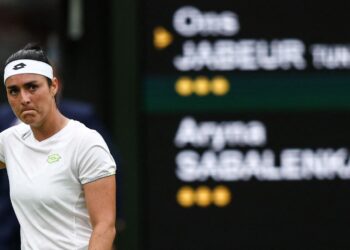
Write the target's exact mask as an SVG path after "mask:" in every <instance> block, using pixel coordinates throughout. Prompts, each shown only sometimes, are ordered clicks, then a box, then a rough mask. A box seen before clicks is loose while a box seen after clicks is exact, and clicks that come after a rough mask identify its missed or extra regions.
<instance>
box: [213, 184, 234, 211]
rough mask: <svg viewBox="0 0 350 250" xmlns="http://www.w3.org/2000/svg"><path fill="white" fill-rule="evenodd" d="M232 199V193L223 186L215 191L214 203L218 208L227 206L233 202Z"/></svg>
mask: <svg viewBox="0 0 350 250" xmlns="http://www.w3.org/2000/svg"><path fill="white" fill-rule="evenodd" d="M231 197H232V196H231V191H230V190H229V189H228V188H227V187H225V186H223V185H220V186H217V187H216V188H215V189H214V190H213V202H214V204H215V205H216V206H218V207H224V206H227V205H228V204H229V203H230V202H231Z"/></svg>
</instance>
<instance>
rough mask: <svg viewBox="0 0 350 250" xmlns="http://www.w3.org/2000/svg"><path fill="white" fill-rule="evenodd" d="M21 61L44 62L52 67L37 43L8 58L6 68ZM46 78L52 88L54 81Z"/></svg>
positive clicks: (28, 45) (29, 44) (30, 44)
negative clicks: (14, 62) (11, 63)
mask: <svg viewBox="0 0 350 250" xmlns="http://www.w3.org/2000/svg"><path fill="white" fill-rule="evenodd" d="M20 59H30V60H35V61H40V62H44V63H47V64H49V65H51V63H50V61H49V59H48V58H47V56H46V53H45V51H44V50H43V48H42V47H40V45H39V44H37V43H28V44H27V45H26V46H24V47H23V49H20V50H18V51H17V52H15V53H13V54H12V55H10V56H9V58H7V60H6V63H5V67H6V65H7V64H9V63H10V62H13V61H16V60H20ZM51 66H52V65H51ZM46 78H47V82H48V84H49V86H51V84H52V80H51V79H50V78H48V77H46Z"/></svg>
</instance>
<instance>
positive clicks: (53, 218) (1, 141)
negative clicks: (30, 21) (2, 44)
mask: <svg viewBox="0 0 350 250" xmlns="http://www.w3.org/2000/svg"><path fill="white" fill-rule="evenodd" d="M4 83H5V87H6V93H7V99H8V102H9V104H10V106H11V108H12V110H13V112H14V114H15V115H16V116H17V117H18V119H19V120H20V121H21V122H22V123H20V124H19V125H16V126H13V127H11V128H9V129H7V130H5V131H3V132H2V133H0V167H1V168H5V167H6V169H7V173H8V177H9V183H10V197H11V202H12V205H13V208H14V211H15V213H16V216H17V218H18V221H19V223H20V226H21V249H22V250H28V249H38V250H41V249H42V250H48V249H50V250H51V249H52V250H55V249H60V250H83V249H84V250H85V249H86V250H87V249H88V250H110V249H112V247H113V241H114V239H115V235H116V228H115V222H116V199H115V197H116V195H115V193H116V183H115V174H116V164H115V161H114V159H113V157H112V156H111V154H110V152H109V149H108V147H107V145H106V143H105V141H104V139H103V138H102V137H101V135H100V134H99V133H98V132H96V131H95V130H91V129H89V128H87V127H86V126H85V125H84V124H82V123H80V122H78V121H75V120H72V119H69V118H67V117H65V116H63V115H62V114H61V113H60V111H59V110H58V108H57V103H56V99H55V96H56V94H57V91H58V80H57V78H56V77H55V76H54V75H53V69H52V66H51V64H50V62H49V60H48V58H47V56H46V54H45V52H44V51H43V50H42V49H41V48H40V47H38V46H35V45H34V46H33V45H30V44H29V45H27V46H26V47H24V48H23V49H21V50H19V51H17V52H16V53H14V54H13V55H11V56H10V57H9V58H8V59H7V61H6V63H5V70H4Z"/></svg>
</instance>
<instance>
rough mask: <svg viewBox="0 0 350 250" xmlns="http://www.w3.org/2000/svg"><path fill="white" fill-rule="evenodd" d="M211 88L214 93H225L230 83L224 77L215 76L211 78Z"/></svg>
mask: <svg viewBox="0 0 350 250" xmlns="http://www.w3.org/2000/svg"><path fill="white" fill-rule="evenodd" d="M211 88H212V91H213V94H214V95H225V94H227V92H228V91H229V90H230V83H229V81H228V80H227V79H226V78H225V77H222V76H217V77H214V78H213V80H212V86H211Z"/></svg>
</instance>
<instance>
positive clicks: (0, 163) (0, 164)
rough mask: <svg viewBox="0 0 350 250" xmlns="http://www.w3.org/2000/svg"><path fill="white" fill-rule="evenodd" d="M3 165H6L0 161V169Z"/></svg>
mask: <svg viewBox="0 0 350 250" xmlns="http://www.w3.org/2000/svg"><path fill="white" fill-rule="evenodd" d="M5 167H6V165H5V163H3V162H1V161H0V169H2V168H5Z"/></svg>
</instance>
